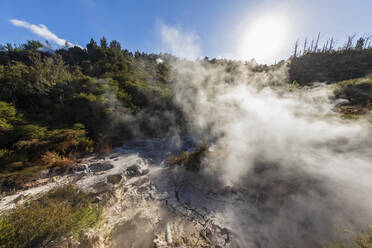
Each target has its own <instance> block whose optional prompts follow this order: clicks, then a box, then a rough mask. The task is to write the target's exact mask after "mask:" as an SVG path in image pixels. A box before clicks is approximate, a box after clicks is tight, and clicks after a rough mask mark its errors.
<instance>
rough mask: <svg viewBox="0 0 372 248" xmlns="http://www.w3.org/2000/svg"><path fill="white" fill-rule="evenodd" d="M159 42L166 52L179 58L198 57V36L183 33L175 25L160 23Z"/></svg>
mask: <svg viewBox="0 0 372 248" xmlns="http://www.w3.org/2000/svg"><path fill="white" fill-rule="evenodd" d="M160 35H161V42H162V44H163V46H164V48H165V49H166V51H167V52H170V53H171V54H173V55H176V56H178V57H180V58H186V59H196V58H198V57H200V54H201V53H200V46H199V44H198V39H199V38H198V36H197V35H196V34H194V33H191V32H188V33H183V32H181V31H179V30H178V29H177V28H175V27H171V26H168V25H166V24H164V23H161V24H160Z"/></svg>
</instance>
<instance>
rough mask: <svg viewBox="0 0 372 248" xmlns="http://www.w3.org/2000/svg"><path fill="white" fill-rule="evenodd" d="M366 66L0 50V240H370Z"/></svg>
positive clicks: (360, 60)
mask: <svg viewBox="0 0 372 248" xmlns="http://www.w3.org/2000/svg"><path fill="white" fill-rule="evenodd" d="M371 73H372V50H371V48H365V49H364V48H363V49H358V48H355V49H354V48H353V49H350V50H347V51H330V52H312V53H306V54H303V55H301V56H299V57H297V56H295V57H292V58H290V59H289V60H288V61H281V62H280V63H278V64H275V65H271V66H267V65H257V64H255V63H248V62H243V61H234V60H226V59H208V58H205V59H198V60H195V61H190V60H185V59H180V58H177V57H175V56H172V55H170V54H145V53H141V52H138V51H137V52H135V53H134V54H133V53H132V52H130V51H128V50H126V49H124V48H122V46H121V44H120V43H119V42H117V41H115V40H113V41H110V42H109V41H107V40H106V39H105V38H104V37H103V38H102V39H101V40H100V42H99V44H97V43H96V42H95V41H94V40H93V39H91V41H90V43H89V44H87V45H86V48H80V47H77V46H75V47H70V48H68V47H65V48H61V49H58V50H55V51H54V50H48V49H46V48H45V47H44V46H43V45H42V44H41V43H40V42H38V41H28V42H27V43H26V44H23V45H20V46H12V45H10V44H7V45H5V46H2V47H1V50H0V88H1V92H0V185H1V187H0V188H1V193H2V199H1V202H0V212H1V214H2V215H1V216H0V247H122V246H121V245H123V244H124V245H125V246H128V247H150V246H155V247H326V246H328V245H329V244H331V245H332V242H333V241H334V240H339V241H335V242H334V247H357V248H362V247H371V236H370V235H369V232H368V230H367V232H366V233H364V232H360V229H363V230H364V229H365V228H366V224H370V221H371V220H372V216H371V214H370V211H368V209H369V207H370V204H369V203H370V200H369V199H370V197H368V196H369V192H370V191H369V189H370V187H369V185H370V184H369V183H368V182H369V181H370V180H369V178H368V177H367V176H368V175H369V174H368V173H369V172H370V168H369V167H368V165H370V161H371V157H370V152H369V151H370V147H371V143H370V134H371V133H370V132H371V129H370V128H371V121H372V118H371V114H372V113H371V111H372V76H371ZM319 82H320V83H319ZM350 165H354V166H355V167H353V166H350ZM335 171H341V172H342V173H335ZM345 185H347V186H345ZM359 189H363V190H359ZM355 192H358V194H356V193H355ZM361 199H365V200H361ZM310 203H311V204H310ZM294 213H296V214H294ZM36 220H37V221H36ZM337 225H341V226H342V227H341V229H342V228H345V229H347V228H350V229H352V231H351V232H350V233H351V234H352V235H349V236H347V237H346V238H345V235H344V233H342V232H341V231H340V228H337ZM283 226H285V227H286V228H283ZM354 231H355V232H354ZM294 233H295V235H294ZM355 233H362V234H355ZM248 234H249V235H248ZM349 245H350V246H349Z"/></svg>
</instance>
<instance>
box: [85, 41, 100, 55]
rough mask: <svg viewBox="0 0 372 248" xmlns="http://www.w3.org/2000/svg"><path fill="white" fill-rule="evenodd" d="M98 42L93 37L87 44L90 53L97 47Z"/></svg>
mask: <svg viewBox="0 0 372 248" xmlns="http://www.w3.org/2000/svg"><path fill="white" fill-rule="evenodd" d="M97 47H98V46H97V42H96V41H95V40H94V39H93V38H91V39H90V42H89V43H88V44H87V49H88V53H91V52H92V51H93V50H95V49H97Z"/></svg>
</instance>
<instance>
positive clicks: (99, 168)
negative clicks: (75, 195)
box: [89, 162, 114, 172]
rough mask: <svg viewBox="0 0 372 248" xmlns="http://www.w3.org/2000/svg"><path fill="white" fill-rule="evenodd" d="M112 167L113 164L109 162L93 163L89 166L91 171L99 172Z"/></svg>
mask: <svg viewBox="0 0 372 248" xmlns="http://www.w3.org/2000/svg"><path fill="white" fill-rule="evenodd" d="M112 168H114V166H113V165H112V164H110V163H107V162H106V163H94V164H91V165H90V166H89V170H90V171H91V172H101V171H107V170H111V169H112Z"/></svg>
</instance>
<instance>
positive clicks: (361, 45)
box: [355, 37, 365, 50]
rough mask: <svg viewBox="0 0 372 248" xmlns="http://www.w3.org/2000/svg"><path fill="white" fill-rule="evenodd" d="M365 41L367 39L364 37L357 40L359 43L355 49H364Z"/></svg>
mask: <svg viewBox="0 0 372 248" xmlns="http://www.w3.org/2000/svg"><path fill="white" fill-rule="evenodd" d="M364 42H365V39H364V38H363V37H360V38H359V39H358V40H357V43H356V45H355V49H356V50H362V49H363V47H364Z"/></svg>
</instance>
